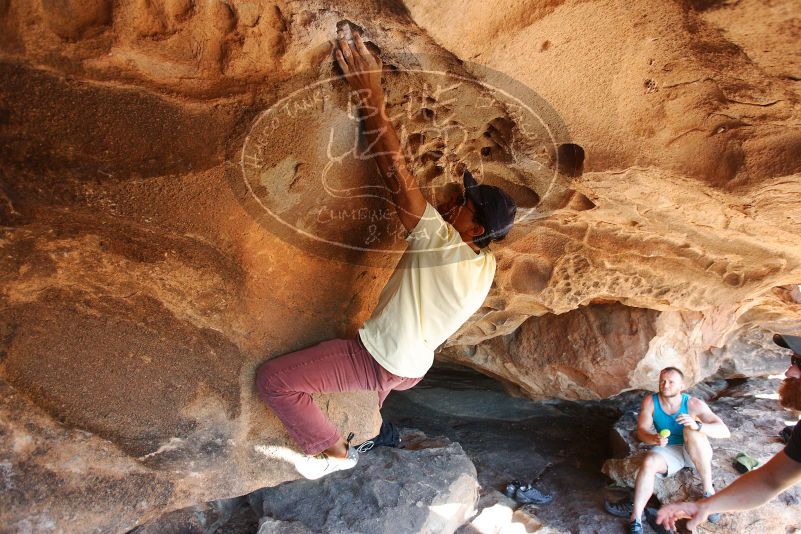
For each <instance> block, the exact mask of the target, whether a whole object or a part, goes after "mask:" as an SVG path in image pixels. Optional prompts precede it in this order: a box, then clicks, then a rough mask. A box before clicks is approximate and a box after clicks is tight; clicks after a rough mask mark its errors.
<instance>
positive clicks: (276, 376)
mask: <svg viewBox="0 0 801 534" xmlns="http://www.w3.org/2000/svg"><path fill="white" fill-rule="evenodd" d="M420 380H422V378H404V377H402V376H397V375H394V374H392V373H390V372H389V371H387V370H386V369H384V368H383V367H381V365H379V363H378V362H377V361H375V359H374V358H373V357H372V356H371V355H370V353H369V352H367V349H365V348H364V345H363V344H362V342H361V339H359V337H358V336H356V338H354V339H332V340H329V341H323V342H322V343H319V344H317V345H315V346H313V347H309V348H307V349H303V350H299V351H297V352H291V353H289V354H284V355H283V356H279V357H277V358H273V359H272V360H268V361H266V362H264V363H263V364H262V365H261V367H259V370H258V371H257V373H256V388H257V389H258V392H259V397H260V398H261V400H262V401H264V402H265V403H266V404H267V405H268V406H269V407H270V408H272V409H273V411H274V412H275V414H276V415H277V416H278V418H279V419H281V421H282V422H283V423H284V426H285V427H286V429H287V431H288V432H289V434H290V435H291V436H292V437H293V438H294V440H295V441H297V442H298V445H300V447H301V448H302V449H303V451H304V452H305V453H306V454H318V453H320V452H322V451H324V450H325V449H327V448H328V447H330V446H332V445H333V444H335V443H336V442H337V440H339V432H337V429H336V428H335V427H334V425H332V424H331V422H330V421H329V420H328V419H326V417H325V416H324V415H323V412H322V411H321V410H320V408H318V407H317V405H316V404H315V403H314V401H313V400H312V398H311V395H310V393H334V392H338V391H377V392H378V407H379V408H380V407H381V405H382V404H383V403H384V399H386V398H387V395H389V392H390V391H392V390H393V389H397V390H403V389H409V388H410V387H412V386H414V385H415V384H417V383H418V382H419V381H420Z"/></svg>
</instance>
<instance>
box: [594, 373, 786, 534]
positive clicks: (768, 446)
mask: <svg viewBox="0 0 801 534" xmlns="http://www.w3.org/2000/svg"><path fill="white" fill-rule="evenodd" d="M778 382H779V381H778V380H762V381H756V380H752V381H749V382H747V383H745V384H744V385H742V386H734V387H732V388H729V389H726V390H724V391H722V392H720V393H719V394H718V396H717V397H716V398H714V400H711V401H709V406H710V408H711V409H712V411H714V412H715V413H716V414H717V415H719V416H720V418H721V419H723V421H724V422H725V423H726V425H727V426H728V427H729V429H730V430H731V434H732V436H731V439H727V440H710V443H711V444H712V449H713V457H712V469H713V475H712V479H713V483H714V485H715V488H717V489H718V491H719V490H720V489H722V488H724V487H726V486H728V485H729V484H731V483H732V482H733V481H734V480H735V479H736V478H737V477H738V476H740V475H739V473H738V472H737V471H736V470H735V469H734V467H733V465H732V463H733V462H734V459H735V457H736V456H737V454H738V453H739V452H744V453H747V454H748V455H750V456H752V457H754V458H756V459H758V460H759V461H760V462H761V463H762V464H764V463H765V462H766V461H767V460H769V459H770V458H771V457H772V456H773V455H774V454H776V453H777V452H778V451H780V450H781V449H782V448H783V446H784V445H783V444H782V443H781V441H780V440H779V439H778V433H779V431H781V429H782V428H784V426H785V420H786V419H787V418H788V417H783V416H782V413H781V412H776V402H777V401H776V400H774V399H772V398H765V397H770V396H772V394H775V392H776V388H777V387H778ZM636 424H637V419H636V414H634V413H630V414H626V415H624V416H623V417H622V418H621V420H620V421H619V422H618V424H617V425H616V426H615V430H614V431H615V432H616V434H617V435H616V436H614V439H615V440H616V441H618V442H620V443H624V444H625V446H624V447H623V453H624V454H626V455H632V456H627V457H625V458H621V459H612V460H609V461H607V462H606V463H605V464H604V473H605V474H607V475H608V476H609V477H610V478H612V479H613V480H614V481H615V482H617V483H618V484H622V485H626V486H629V487H632V488H633V487H634V480H635V478H636V476H637V470H638V469H639V465H640V462H641V461H642V455H643V454H644V453H645V451H646V450H647V448H648V447H646V446H644V445H643V444H642V443H640V442H639V440H638V439H637V438H636V435H635V434H636ZM700 484H701V483H700V480H699V479H698V477H697V476H695V475H694V474H693V473H692V472H691V470H689V469H683V470H681V471H680V472H679V473H678V474H676V476H674V477H671V478H664V479H660V478H657V479H656V483H655V486H654V494H655V495H656V497H657V498H658V499H659V500H660V501H661V502H662V503H667V502H679V501H686V500H696V499H698V498H700V497H701V495H702V488H701V485H700ZM800 504H801V488H798V487H795V488H790V489H788V490H787V491H785V492H783V493H781V494H779V495H778V496H777V497H776V498H775V499H773V500H772V501H770V502H769V503H767V504H766V505H764V506H762V507H760V508H758V509H755V510H749V511H747V512H740V513H731V514H723V516H722V519H721V521H720V523H718V524H717V525H711V524H710V523H705V524H704V525H701V526H699V532H719V531H721V529H724V530H725V531H726V532H748V531H749V530H752V529H754V528H758V530H759V531H760V532H765V533H775V534H780V533H783V532H787V531H788V530H792V529H794V528H795V529H798V528H801V519H800V518H801V514H799V505H800ZM756 525H758V527H757V526H756Z"/></svg>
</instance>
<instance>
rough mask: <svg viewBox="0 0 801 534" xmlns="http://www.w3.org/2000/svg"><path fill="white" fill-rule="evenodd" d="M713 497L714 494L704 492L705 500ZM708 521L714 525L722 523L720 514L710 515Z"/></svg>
mask: <svg viewBox="0 0 801 534" xmlns="http://www.w3.org/2000/svg"><path fill="white" fill-rule="evenodd" d="M712 495H714V493H709V492H706V491H705V492H704V498H706V497H711V496H712ZM706 520H707V521H709V522H710V523H712V524H713V525H714V524H715V523H717V522H718V521H720V514H719V513H714V514H709V517H707V518H706Z"/></svg>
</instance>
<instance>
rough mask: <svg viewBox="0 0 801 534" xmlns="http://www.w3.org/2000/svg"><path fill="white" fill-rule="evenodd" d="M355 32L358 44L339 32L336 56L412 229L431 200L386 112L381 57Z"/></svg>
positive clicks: (401, 212) (370, 144)
mask: <svg viewBox="0 0 801 534" xmlns="http://www.w3.org/2000/svg"><path fill="white" fill-rule="evenodd" d="M353 36H354V38H353V40H354V46H351V45H350V44H349V43H348V42H347V40H346V39H345V37H344V33H342V31H341V30H340V31H339V32H338V35H337V42H338V49H337V50H336V59H337V62H338V64H339V66H340V68H341V69H342V72H343V73H344V74H345V76H346V78H347V80H348V83H349V84H350V86H351V87H352V88H353V89H354V90H355V91H356V92H357V95H358V96H359V98H360V113H361V116H362V120H363V121H364V134H365V138H366V141H367V146H368V147H369V150H370V151H371V152H372V153H373V155H374V156H375V158H376V161H377V163H378V167H379V170H380V172H381V175H382V176H383V177H384V180H385V182H386V184H387V187H388V188H389V190H390V193H391V195H392V201H393V203H394V204H395V206H396V209H397V211H398V217H399V218H400V221H401V223H402V224H403V226H404V227H405V228H406V229H407V230H408V231H411V230H413V229H414V228H415V227H416V226H417V223H418V222H419V221H420V217H422V215H423V213H424V212H425V209H426V204H427V201H426V199H425V197H424V196H423V193H422V192H421V191H420V187H419V185H418V183H417V180H416V179H415V177H414V176H413V175H412V174H411V172H409V169H408V167H407V165H406V158H405V155H404V153H403V150H402V148H401V143H400V139H399V138H398V134H397V132H396V131H395V127H394V126H393V125H392V122H390V120H389V118H388V117H387V114H386V107H385V99H384V89H383V88H382V87H381V63H380V59H377V58H376V57H375V56H373V54H372V53H371V52H370V51H369V50H368V49H367V47H366V46H365V44H364V42H363V41H362V38H361V35H359V34H358V33H357V32H354V34H353Z"/></svg>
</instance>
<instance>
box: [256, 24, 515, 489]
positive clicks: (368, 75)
mask: <svg viewBox="0 0 801 534" xmlns="http://www.w3.org/2000/svg"><path fill="white" fill-rule="evenodd" d="M335 56H336V61H337V64H338V65H339V67H340V68H341V69H342V72H343V74H344V76H345V79H346V80H347V82H348V84H349V85H350V88H351V89H352V91H353V93H354V94H355V95H356V98H358V99H359V103H360V113H361V119H362V121H363V128H364V135H365V136H366V137H367V139H366V141H367V146H369V147H371V155H372V157H373V158H374V159H375V161H376V163H377V164H378V169H379V171H380V173H381V175H382V177H383V179H384V181H385V183H386V186H387V189H388V191H389V196H390V197H391V201H392V202H393V205H394V206H395V209H396V212H397V214H398V218H399V219H400V223H401V224H402V225H403V226H404V228H405V230H406V232H407V235H406V238H405V239H406V241H407V243H408V248H407V250H406V251H405V253H404V254H403V256H402V257H401V260H400V262H399V263H398V265H397V267H396V268H395V271H394V272H393V273H392V276H391V277H390V279H389V281H388V282H387V284H386V286H385V287H384V289H383V291H382V292H381V295H380V297H379V301H378V306H377V307H376V308H375V310H374V312H373V315H372V317H371V318H370V319H369V320H368V321H367V322H365V323H364V325H363V326H362V328H361V329H359V332H358V335H357V336H356V337H355V338H352V339H334V340H329V341H323V342H322V343H320V344H318V345H315V346H313V347H310V348H306V349H303V350H300V351H297V352H293V353H290V354H286V355H283V356H280V357H278V358H274V359H271V360H268V361H267V362H265V363H264V364H262V366H261V367H260V368H259V370H258V372H257V376H256V384H257V388H258V392H259V396H260V398H261V399H262V400H263V401H264V402H265V403H266V404H267V405H268V406H270V407H271V408H272V409H273V411H274V412H275V413H276V415H277V416H278V417H279V418H280V419H281V421H282V422H283V423H284V426H285V427H286V429H287V431H288V432H289V434H290V435H291V436H292V437H293V438H294V439H295V441H296V442H297V443H298V444H299V445H300V447H301V448H302V449H303V451H304V452H305V453H306V454H307V455H308V456H306V457H304V458H303V459H302V460H300V461H298V462H297V463H296V465H295V467H296V469H297V470H298V472H300V473H301V475H303V476H304V477H306V478H310V479H314V478H319V477H321V476H325V475H327V474H329V473H332V472H334V471H339V470H343V469H350V468H352V467H353V466H354V465H356V462H357V461H358V451H357V450H356V449H355V448H354V447H353V446H351V445H350V441H349V440H348V441H346V440H344V439H343V438H342V437H341V436H340V435H339V433H338V431H337V429H336V428H335V427H334V426H333V425H332V424H331V422H330V421H328V419H327V418H326V417H325V416H324V415H323V413H322V412H321V410H320V409H319V408H318V407H317V406H316V405H315V404H314V402H313V401H312V398H311V396H310V393H323V392H338V391H371V390H372V391H377V392H378V405H379V408H380V407H381V405H382V403H383V401H384V399H385V398H386V396H387V395H388V394H389V392H390V391H391V390H393V389H397V390H403V389H408V388H410V387H412V386H414V385H415V384H417V383H418V382H419V381H420V380H421V379H422V377H423V375H424V374H425V373H426V371H428V369H429V367H431V365H432V363H433V359H434V349H436V348H437V347H438V346H439V345H440V344H441V343H443V342H444V341H445V340H446V339H447V338H448V337H449V336H451V335H452V334H453V333H454V332H456V330H457V329H458V328H459V327H460V326H461V325H462V323H464V322H465V321H466V320H467V319H468V318H469V317H470V316H471V315H472V314H473V313H474V312H475V311H476V310H477V309H478V308H479V307H480V306H481V305H482V303H483V302H484V299H485V298H486V296H487V293H488V292H489V289H490V286H491V284H492V280H493V277H494V275H495V257H494V255H493V253H492V252H491V251H489V250H488V248H487V246H488V245H489V244H490V243H491V242H493V241H500V240H502V239H503V238H504V237H505V236H506V235H507V233H508V232H509V230H510V229H511V227H512V224H513V223H514V217H515V212H516V206H515V202H514V200H512V198H511V197H510V196H509V195H508V194H506V193H505V192H504V191H502V190H501V189H499V188H497V187H494V186H490V185H484V184H478V183H477V182H476V180H475V179H474V178H473V176H472V175H471V174H470V173H469V172H465V173H464V175H463V187H462V186H461V185H459V187H458V190H457V191H453V192H452V193H451V194H450V196H448V198H446V199H445V200H444V201H443V202H442V203H440V204H439V205H438V206H437V207H436V208H434V206H432V205H431V204H429V203H428V202H427V200H426V198H425V197H424V196H423V194H422V192H421V191H420V188H419V186H418V184H417V181H416V179H415V177H414V176H413V175H412V174H411V173H410V171H409V169H408V167H407V165H406V161H405V159H404V151H403V150H402V147H401V144H400V141H399V138H398V135H397V133H396V131H395V128H394V127H393V125H392V123H391V122H390V121H389V119H388V117H387V114H386V111H385V108H384V104H385V102H384V91H383V88H382V86H381V73H382V63H381V60H380V58H379V57H377V56H375V55H373V54H372V53H371V52H370V51H369V50H368V49H367V47H366V46H365V44H364V42H363V41H362V38H361V36H360V35H359V34H358V33H355V32H354V34H353V41H352V42H350V41H349V40H348V39H346V35H345V32H344V30H338V32H337V46H336V50H335Z"/></svg>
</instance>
